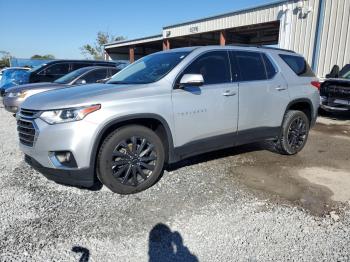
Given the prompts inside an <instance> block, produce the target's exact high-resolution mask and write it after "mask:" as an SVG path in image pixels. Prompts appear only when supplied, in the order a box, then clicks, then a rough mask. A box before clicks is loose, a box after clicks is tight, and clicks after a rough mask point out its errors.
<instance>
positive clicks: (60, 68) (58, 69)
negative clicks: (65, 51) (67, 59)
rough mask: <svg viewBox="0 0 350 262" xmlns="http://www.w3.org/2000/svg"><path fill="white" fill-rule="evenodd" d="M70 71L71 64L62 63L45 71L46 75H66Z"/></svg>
mask: <svg viewBox="0 0 350 262" xmlns="http://www.w3.org/2000/svg"><path fill="white" fill-rule="evenodd" d="M68 71H69V64H65V63H60V64H55V65H52V66H50V67H48V68H46V70H45V74H46V75H65V74H67V73H68Z"/></svg>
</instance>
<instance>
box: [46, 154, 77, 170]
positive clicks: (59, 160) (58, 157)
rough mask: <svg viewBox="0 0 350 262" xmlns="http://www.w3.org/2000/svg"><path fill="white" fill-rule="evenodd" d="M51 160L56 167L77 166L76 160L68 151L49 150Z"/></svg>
mask: <svg viewBox="0 0 350 262" xmlns="http://www.w3.org/2000/svg"><path fill="white" fill-rule="evenodd" d="M49 155H50V159H51V162H52V163H53V164H54V165H55V166H56V167H62V166H63V167H77V162H76V161H75V158H74V156H73V154H72V153H71V152H70V151H56V152H50V154H49Z"/></svg>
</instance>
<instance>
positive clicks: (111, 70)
mask: <svg viewBox="0 0 350 262" xmlns="http://www.w3.org/2000/svg"><path fill="white" fill-rule="evenodd" d="M119 71H120V70H119V69H117V68H110V69H109V72H108V76H107V77H111V76H113V75H115V74H116V73H118V72H119Z"/></svg>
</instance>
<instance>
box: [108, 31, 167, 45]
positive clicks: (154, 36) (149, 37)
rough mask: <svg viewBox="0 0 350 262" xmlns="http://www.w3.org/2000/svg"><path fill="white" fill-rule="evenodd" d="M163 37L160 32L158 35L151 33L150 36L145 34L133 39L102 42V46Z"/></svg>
mask: <svg viewBox="0 0 350 262" xmlns="http://www.w3.org/2000/svg"><path fill="white" fill-rule="evenodd" d="M160 37H163V35H162V34H159V35H152V36H145V37H140V38H133V39H126V40H120V41H115V42H111V43H107V44H104V46H110V45H119V44H124V43H129V42H137V41H143V40H150V39H152V38H154V39H157V38H160Z"/></svg>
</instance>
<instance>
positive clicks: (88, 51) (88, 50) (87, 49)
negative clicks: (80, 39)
mask: <svg viewBox="0 0 350 262" xmlns="http://www.w3.org/2000/svg"><path fill="white" fill-rule="evenodd" d="M124 39H126V38H125V37H124V36H112V35H111V34H110V33H108V32H102V31H100V32H98V33H97V37H96V41H95V43H94V44H92V45H90V44H86V45H84V46H82V47H81V48H80V50H81V53H82V54H83V55H84V56H85V57H86V58H88V59H95V60H103V58H104V45H105V44H107V43H110V42H113V41H121V40H124Z"/></svg>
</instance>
